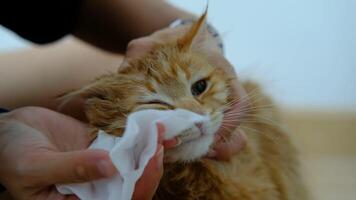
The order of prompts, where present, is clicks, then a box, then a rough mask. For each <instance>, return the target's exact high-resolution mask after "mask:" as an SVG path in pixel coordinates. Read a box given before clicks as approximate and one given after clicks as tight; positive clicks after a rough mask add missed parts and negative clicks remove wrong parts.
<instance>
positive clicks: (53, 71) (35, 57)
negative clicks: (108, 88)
mask: <svg viewBox="0 0 356 200" xmlns="http://www.w3.org/2000/svg"><path fill="white" fill-rule="evenodd" d="M121 62H122V56H118V55H115V56H114V55H111V54H108V53H103V52H101V51H98V50H96V49H94V48H91V47H90V46H87V45H83V44H82V43H81V42H78V41H75V40H68V41H65V42H62V43H58V44H54V45H50V46H44V47H36V48H32V49H28V50H23V51H18V52H12V53H4V54H0V93H1V95H0V107H4V108H8V109H14V108H18V107H22V106H43V107H47V108H51V109H56V107H57V106H58V104H59V101H56V97H58V95H59V94H64V93H66V92H69V91H72V90H74V89H78V88H80V87H82V86H83V85H85V84H88V83H89V82H90V81H92V80H93V79H94V78H95V77H97V76H100V75H101V74H105V73H109V72H115V71H116V70H117V68H118V66H119V65H120V64H121Z"/></svg>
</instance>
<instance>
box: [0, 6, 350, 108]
mask: <svg viewBox="0 0 356 200" xmlns="http://www.w3.org/2000/svg"><path fill="white" fill-rule="evenodd" d="M170 1H171V2H173V3H174V4H176V5H178V6H180V7H182V8H185V9H187V10H190V11H192V12H194V13H196V14H200V13H202V12H203V11H204V9H205V5H206V2H207V1H206V0H170ZM209 21H210V22H211V23H212V24H214V26H216V27H217V28H218V29H219V30H220V32H222V34H223V37H224V40H225V46H226V53H227V57H228V59H229V60H230V61H231V62H232V63H233V65H234V66H235V68H236V71H237V72H238V74H239V75H240V76H242V77H246V76H248V77H253V78H255V79H258V80H259V81H260V82H261V83H263V84H264V86H265V87H266V89H267V90H268V91H269V92H270V93H271V94H272V95H273V96H274V97H275V99H277V100H278V101H279V102H280V103H281V104H283V105H285V106H293V107H317V108H339V109H353V110H356V1H354V0H268V1H266V0H248V1H246V0H210V3H209ZM24 46H26V44H24V42H23V41H22V40H18V38H16V37H14V36H13V35H12V34H11V33H9V32H6V31H5V30H4V29H1V28H0V52H1V51H7V50H9V49H16V48H21V47H24Z"/></svg>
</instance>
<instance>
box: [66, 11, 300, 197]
mask: <svg viewBox="0 0 356 200" xmlns="http://www.w3.org/2000/svg"><path fill="white" fill-rule="evenodd" d="M205 18H206V13H205V14H204V15H202V16H201V17H200V18H199V20H198V21H197V22H195V23H194V24H193V25H192V26H191V28H190V29H189V30H188V31H187V32H186V33H185V35H183V36H181V37H179V38H177V40H176V41H172V42H171V43H167V44H164V45H159V46H157V47H156V48H155V49H154V50H153V51H152V52H151V53H150V54H149V55H147V56H145V57H143V58H140V59H137V60H134V61H132V62H131V63H130V66H129V67H127V68H125V69H122V70H121V71H120V72H119V73H116V74H110V75H106V76H102V77H99V78H98V79H97V80H95V81H94V82H93V83H92V84H90V85H88V86H86V87H84V88H82V89H81V90H78V91H75V92H73V93H71V94H69V95H68V96H69V97H73V96H76V95H79V96H82V97H84V98H85V99H86V100H85V104H86V116H87V118H88V120H89V123H90V124H91V125H92V126H93V127H95V128H97V129H102V130H104V131H106V132H107V133H110V134H114V135H120V134H122V133H123V130H124V128H125V122H126V117H127V116H128V114H130V113H132V112H134V111H138V110H142V109H175V108H182V109H187V110H191V111H193V112H197V113H199V114H203V115H206V116H208V117H209V118H210V122H209V124H203V125H202V133H201V134H200V136H199V137H198V138H195V139H194V140H191V141H189V142H186V143H183V144H182V145H180V146H178V147H176V148H174V149H172V150H169V151H168V152H167V155H170V156H172V157H174V158H175V161H176V162H174V163H170V164H165V172H164V175H163V178H162V180H161V182H160V185H159V188H158V190H157V192H156V195H155V197H154V199H157V200H174V199H177V200H178V199H179V200H183V199H211V200H225V199H226V200H230V199H233V200H235V199H236V200H305V199H307V195H306V192H305V188H304V185H303V183H302V179H301V177H300V174H299V166H298V159H297V153H296V150H295V148H294V146H293V145H292V144H291V141H290V140H289V138H288V135H287V134H286V133H285V130H283V129H282V128H281V127H280V126H278V121H279V119H278V115H277V111H276V108H275V107H274V106H273V103H272V102H271V100H270V99H269V98H268V97H266V96H265V95H264V94H263V92H262V91H261V89H259V87H258V86H257V85H256V84H254V83H252V82H245V83H243V87H244V89H245V90H246V91H247V95H246V96H241V97H239V98H238V99H231V97H230V96H231V95H230V92H231V91H230V83H231V80H232V79H234V76H232V75H231V74H228V73H226V72H225V71H223V70H222V69H220V68H217V67H215V66H213V65H212V64H211V62H209V58H207V57H206V56H205V55H204V53H202V51H200V49H201V48H206V46H205V47H204V43H208V42H207V41H205V38H206V37H204V35H206V34H207V30H206V26H205ZM247 101H248V103H245V102H247ZM234 104H241V105H248V106H242V107H241V108H240V112H241V113H242V112H243V113H245V114H244V115H243V116H244V117H243V118H242V119H240V120H241V124H240V125H239V126H238V128H241V129H243V130H244V131H245V133H246V135H247V137H248V144H247V146H246V148H245V149H244V150H243V151H242V152H241V153H239V154H238V155H236V156H234V157H233V158H232V159H231V160H230V161H216V160H211V159H205V158H203V156H204V155H205V154H206V153H207V151H208V149H209V148H210V146H211V145H212V143H213V137H214V134H215V132H216V131H217V130H218V129H219V128H220V127H221V126H222V127H224V128H227V129H229V128H232V127H234V128H236V127H235V126H233V123H236V122H234V121H233V120H232V119H233V118H234V117H235V118H236V116H239V114H240V113H231V109H229V108H230V107H231V106H232V105H234ZM224 116H225V119H226V118H227V119H230V121H226V120H223V118H224ZM241 116H242V115H241ZM231 120H232V121H231ZM197 130H198V131H199V129H192V130H191V132H192V133H190V134H194V132H195V131H197ZM200 131H201V130H200ZM204 132H206V133H213V134H204ZM226 139H228V138H226Z"/></svg>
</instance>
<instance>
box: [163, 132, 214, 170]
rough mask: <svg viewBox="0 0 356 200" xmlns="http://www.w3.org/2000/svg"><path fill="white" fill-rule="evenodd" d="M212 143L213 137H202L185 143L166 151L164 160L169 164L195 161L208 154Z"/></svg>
mask: <svg viewBox="0 0 356 200" xmlns="http://www.w3.org/2000/svg"><path fill="white" fill-rule="evenodd" d="M213 141H214V135H203V136H201V137H199V138H196V139H194V140H191V141H188V142H185V143H183V144H181V145H179V146H178V147H176V148H173V149H170V150H168V151H167V152H166V153H165V160H166V162H170V163H172V162H194V161H197V160H199V159H200V158H202V157H203V156H205V155H206V154H207V153H208V151H209V149H210V146H211V144H212V143H213Z"/></svg>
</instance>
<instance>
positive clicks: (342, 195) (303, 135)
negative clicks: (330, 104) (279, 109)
mask: <svg viewBox="0 0 356 200" xmlns="http://www.w3.org/2000/svg"><path fill="white" fill-rule="evenodd" d="M284 119H285V120H286V122H287V124H288V126H289V128H290V130H291V131H292V137H293V139H294V141H295V143H296V144H297V145H298V147H299V150H300V153H301V160H302V164H303V167H304V168H303V169H304V176H305V180H306V182H307V185H308V187H309V190H310V193H311V194H312V197H313V198H312V199H315V200H355V199H356V113H352V112H331V111H317V112H316V111H314V112H312V111H288V112H284Z"/></svg>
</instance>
